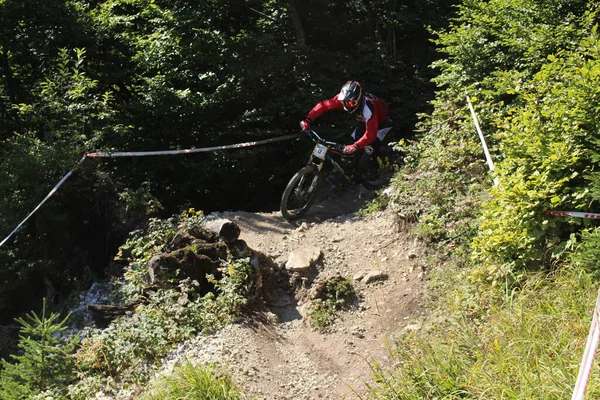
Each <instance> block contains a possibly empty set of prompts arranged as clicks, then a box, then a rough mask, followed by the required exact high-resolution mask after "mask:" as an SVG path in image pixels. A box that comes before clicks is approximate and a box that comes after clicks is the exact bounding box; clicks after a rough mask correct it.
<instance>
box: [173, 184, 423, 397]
mask: <svg viewBox="0 0 600 400" xmlns="http://www.w3.org/2000/svg"><path fill="white" fill-rule="evenodd" d="M369 195H370V192H368V191H365V190H364V189H361V188H357V187H354V186H352V187H346V188H344V189H342V190H338V191H336V193H335V194H331V193H329V194H327V195H323V194H321V195H320V197H319V199H318V200H317V202H316V203H315V205H314V206H313V207H312V208H311V209H310V210H309V212H308V213H307V215H306V217H305V218H301V219H300V220H298V221H294V222H293V223H291V222H288V221H286V220H284V219H283V218H282V216H281V214H280V213H279V212H272V213H258V214H257V213H247V212H226V213H218V214H211V215H209V216H208V218H209V220H214V219H220V218H224V219H229V220H232V221H235V222H237V223H238V224H239V226H240V228H241V235H240V238H241V239H243V240H245V241H246V242H247V244H248V245H249V247H250V248H252V249H253V250H255V251H258V252H262V253H263V254H265V255H267V256H270V257H271V258H272V259H273V260H274V261H275V262H276V263H277V264H278V265H279V266H281V267H282V268H284V266H285V262H286V261H287V257H288V255H289V254H290V252H291V251H293V250H296V249H301V248H304V249H311V248H317V249H319V250H321V252H322V258H321V262H320V263H319V265H318V276H317V278H316V279H315V280H314V282H313V283H312V286H313V287H314V285H315V284H316V283H317V282H318V281H320V280H323V279H326V278H327V277H331V276H334V275H337V274H339V275H341V276H343V277H347V278H349V279H352V278H353V277H355V276H356V275H357V274H358V273H359V272H360V271H380V272H382V273H384V274H386V275H387V278H384V279H381V280H377V281H375V282H371V283H368V284H365V283H363V282H361V281H357V280H353V281H352V282H353V286H354V289H355V290H356V292H357V294H358V300H357V302H356V304H354V305H353V307H352V308H351V309H350V310H349V311H345V312H342V313H340V315H339V318H338V319H337V320H336V321H335V323H334V324H333V325H332V326H331V327H330V328H329V329H327V331H325V332H321V331H318V330H315V329H314V328H313V327H311V325H310V323H309V318H310V317H309V315H308V314H307V308H308V306H309V304H310V300H309V299H308V298H307V297H306V296H305V298H300V299H299V300H297V298H298V296H296V297H294V296H290V295H289V294H285V293H284V292H282V293H274V294H273V296H272V298H271V300H270V301H269V302H268V304H266V306H265V309H263V310H260V311H258V312H257V313H256V314H255V315H254V316H253V318H249V319H248V320H246V321H244V322H242V323H240V324H236V325H233V326H229V327H227V328H226V329H224V330H222V331H220V332H217V333H215V335H213V336H208V337H202V338H198V339H197V340H195V341H194V342H192V343H186V344H185V345H184V348H180V349H179V350H178V352H177V353H178V354H181V353H182V352H183V353H184V354H185V357H186V358H187V359H189V360H192V361H200V362H219V363H222V364H224V365H225V367H226V368H227V369H228V370H229V371H230V372H231V373H232V377H233V380H234V381H235V383H236V384H237V385H238V386H239V387H240V388H242V389H243V391H244V392H245V393H246V394H247V396H248V398H249V399H269V400H271V399H360V398H363V399H364V398H367V397H368V396H367V393H368V392H367V387H366V384H367V383H370V382H372V366H373V365H375V363H377V364H379V365H382V366H384V367H390V368H391V367H393V363H394V360H393V358H392V357H390V349H391V348H392V347H393V345H392V341H393V337H394V335H395V334H396V333H399V332H402V331H403V330H407V329H413V328H415V325H414V323H415V322H414V321H415V320H416V319H417V318H418V317H419V316H420V315H421V314H422V313H423V312H424V310H423V308H422V307H421V303H422V301H421V300H422V297H423V291H424V284H423V278H424V271H423V270H422V267H421V266H422V265H424V264H423V261H422V260H420V258H419V254H420V249H419V247H418V244H417V243H415V242H414V241H413V240H412V239H411V238H410V237H409V235H408V234H407V232H406V230H405V229H404V227H403V226H402V220H401V219H400V218H398V216H397V215H395V214H390V213H385V212H384V213H379V214H377V215H376V216H370V217H361V216H359V215H358V214H356V212H357V211H358V210H359V209H360V208H361V207H362V206H364V205H365V203H366V200H367V199H366V198H365V197H369ZM305 289H306V290H307V292H308V291H310V289H311V288H310V287H306V288H305ZM177 359H179V360H180V359H181V357H177ZM174 362H175V359H173V363H174Z"/></svg>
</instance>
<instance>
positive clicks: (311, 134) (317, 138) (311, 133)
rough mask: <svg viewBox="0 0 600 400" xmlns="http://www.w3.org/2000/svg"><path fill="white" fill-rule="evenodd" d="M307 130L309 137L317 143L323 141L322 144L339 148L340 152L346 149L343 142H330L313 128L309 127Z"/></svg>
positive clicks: (335, 148)
mask: <svg viewBox="0 0 600 400" xmlns="http://www.w3.org/2000/svg"><path fill="white" fill-rule="evenodd" d="M305 132H306V134H307V135H308V137H310V138H311V139H312V140H313V141H314V142H316V143H321V144H322V145H325V146H327V147H330V148H332V149H334V150H337V151H339V152H343V151H344V145H343V144H340V143H336V142H330V141H329V140H325V139H323V138H322V137H321V136H319V134H318V133H317V132H315V131H313V130H312V129H307V130H306V131H305Z"/></svg>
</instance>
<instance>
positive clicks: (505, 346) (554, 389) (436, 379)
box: [370, 269, 600, 399]
mask: <svg viewBox="0 0 600 400" xmlns="http://www.w3.org/2000/svg"><path fill="white" fill-rule="evenodd" d="M596 289H597V287H596V281H595V280H593V279H592V277H591V275H589V274H587V273H586V272H582V271H578V270H576V269H565V270H562V271H560V272H559V273H557V274H556V275H554V276H550V277H541V276H539V275H536V276H529V281H528V283H527V284H526V285H525V286H524V287H523V288H522V290H521V292H519V293H513V295H512V296H510V297H508V298H507V299H506V300H507V301H506V302H505V303H504V304H503V305H502V306H500V307H492V308H491V309H490V310H489V313H488V314H487V315H486V316H485V317H480V318H473V317H472V316H470V315H467V314H462V315H461V313H458V314H454V315H451V316H449V315H448V314H447V313H445V315H446V317H447V318H446V320H445V322H440V321H437V322H436V324H435V326H431V327H430V328H428V329H422V330H420V331H418V332H416V333H413V334H410V335H407V336H405V337H403V338H400V339H399V340H398V341H397V342H396V347H395V348H394V349H393V352H392V356H393V357H394V358H395V359H396V360H397V362H398V367H397V368H396V369H395V370H393V371H385V370H383V369H382V368H379V367H378V366H374V367H373V370H374V378H375V380H376V381H377V383H376V384H374V385H370V390H371V394H372V397H371V398H373V399H388V398H401V399H423V398H444V399H459V398H500V397H502V398H504V399H564V398H568V397H569V396H570V395H571V394H572V388H573V383H574V382H575V380H576V377H577V370H578V367H579V364H580V360H581V354H582V349H583V348H584V347H585V339H586V337H587V334H588V331H589V322H590V319H591V316H592V312H593V308H594V303H595V298H596V294H597V290H596ZM457 290H462V287H460V288H457ZM448 317H449V318H448ZM592 374H593V376H592V378H591V379H590V386H589V387H588V393H587V395H588V396H590V397H596V396H598V394H599V393H600V385H598V379H597V377H598V371H592Z"/></svg>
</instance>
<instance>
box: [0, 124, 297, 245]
mask: <svg viewBox="0 0 600 400" xmlns="http://www.w3.org/2000/svg"><path fill="white" fill-rule="evenodd" d="M297 137H300V134H297V133H296V134H291V135H286V136H278V137H275V138H271V139H265V140H257V141H254V142H246V143H238V144H232V145H227V146H216V147H204V148H199V149H182V150H164V151H127V152H115V153H110V152H104V151H100V152H96V153H89V154H86V155H84V156H83V158H82V159H81V160H79V162H78V163H77V165H76V166H75V167H74V168H73V169H72V170H70V171H69V172H68V173H67V174H66V175H65V176H63V178H62V179H61V180H60V181H59V182H58V183H57V184H56V186H54V188H52V190H51V191H50V193H48V195H47V196H46V197H45V198H44V200H42V201H41V202H40V204H38V205H37V207H36V208H34V209H33V211H32V212H30V213H29V215H27V217H25V219H24V220H23V221H21V223H20V224H19V225H17V227H16V228H15V229H13V231H12V232H11V233H9V234H8V236H7V237H5V238H4V240H3V241H2V242H0V247H2V246H3V245H4V243H6V242H7V241H8V239H10V238H11V237H12V236H13V235H14V234H15V232H17V231H18V230H19V228H20V227H21V226H23V224H24V223H25V222H26V221H27V220H28V219H29V218H31V216H32V215H33V214H35V213H36V211H37V210H39V209H40V207H41V206H42V205H43V204H44V203H45V202H46V201H47V200H48V199H49V198H50V197H52V196H53V195H54V193H56V191H57V190H58V188H59V187H60V186H61V185H62V184H63V183H65V181H66V180H67V179H69V177H70V176H71V175H72V174H73V171H74V170H75V168H77V167H78V166H80V165H81V163H83V161H85V159H86V158H100V157H141V156H166V155H176V154H192V153H205V152H209V151H219V150H228V149H241V148H244V147H251V146H258V145H260V144H267V143H274V142H279V141H282V140H288V139H294V138H297Z"/></svg>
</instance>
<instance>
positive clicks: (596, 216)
mask: <svg viewBox="0 0 600 400" xmlns="http://www.w3.org/2000/svg"><path fill="white" fill-rule="evenodd" d="M546 214H552V215H558V216H560V217H575V218H591V219H600V214H594V213H583V212H578V211H546Z"/></svg>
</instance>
